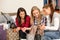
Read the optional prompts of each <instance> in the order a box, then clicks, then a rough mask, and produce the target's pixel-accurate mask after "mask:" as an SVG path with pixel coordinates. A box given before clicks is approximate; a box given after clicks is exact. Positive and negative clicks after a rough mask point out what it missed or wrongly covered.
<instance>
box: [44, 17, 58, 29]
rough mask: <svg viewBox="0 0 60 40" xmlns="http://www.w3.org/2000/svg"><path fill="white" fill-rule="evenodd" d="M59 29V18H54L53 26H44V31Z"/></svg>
mask: <svg viewBox="0 0 60 40" xmlns="http://www.w3.org/2000/svg"><path fill="white" fill-rule="evenodd" d="M58 28H59V18H58V17H56V18H54V26H50V27H49V26H46V28H45V30H58Z"/></svg>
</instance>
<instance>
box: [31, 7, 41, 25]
mask: <svg viewBox="0 0 60 40" xmlns="http://www.w3.org/2000/svg"><path fill="white" fill-rule="evenodd" d="M34 10H38V11H39V15H38V16H39V18H38V22H39V23H40V21H41V18H42V16H41V12H40V9H39V8H38V7H37V6H33V7H32V9H31V24H32V23H34V16H33V11H34Z"/></svg>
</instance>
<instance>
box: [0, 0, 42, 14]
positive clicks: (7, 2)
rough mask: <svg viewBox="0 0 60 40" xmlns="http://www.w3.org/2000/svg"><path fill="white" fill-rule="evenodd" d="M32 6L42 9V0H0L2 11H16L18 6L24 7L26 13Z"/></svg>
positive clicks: (0, 9)
mask: <svg viewBox="0 0 60 40" xmlns="http://www.w3.org/2000/svg"><path fill="white" fill-rule="evenodd" d="M32 6H38V7H39V8H40V9H42V6H43V0H0V11H2V12H4V13H12V12H17V9H18V8H19V7H24V8H25V9H26V11H27V13H28V14H30V10H31V7H32Z"/></svg>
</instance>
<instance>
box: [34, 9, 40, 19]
mask: <svg viewBox="0 0 60 40" xmlns="http://www.w3.org/2000/svg"><path fill="white" fill-rule="evenodd" d="M39 15H40V14H39V11H38V10H34V11H33V16H34V17H36V18H38V17H39Z"/></svg>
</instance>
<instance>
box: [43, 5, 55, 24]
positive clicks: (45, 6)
mask: <svg viewBox="0 0 60 40" xmlns="http://www.w3.org/2000/svg"><path fill="white" fill-rule="evenodd" d="M48 7H49V8H50V9H51V14H50V23H51V22H52V18H53V13H54V8H53V6H52V4H46V5H44V6H43V8H46V9H47V8H48Z"/></svg>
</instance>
